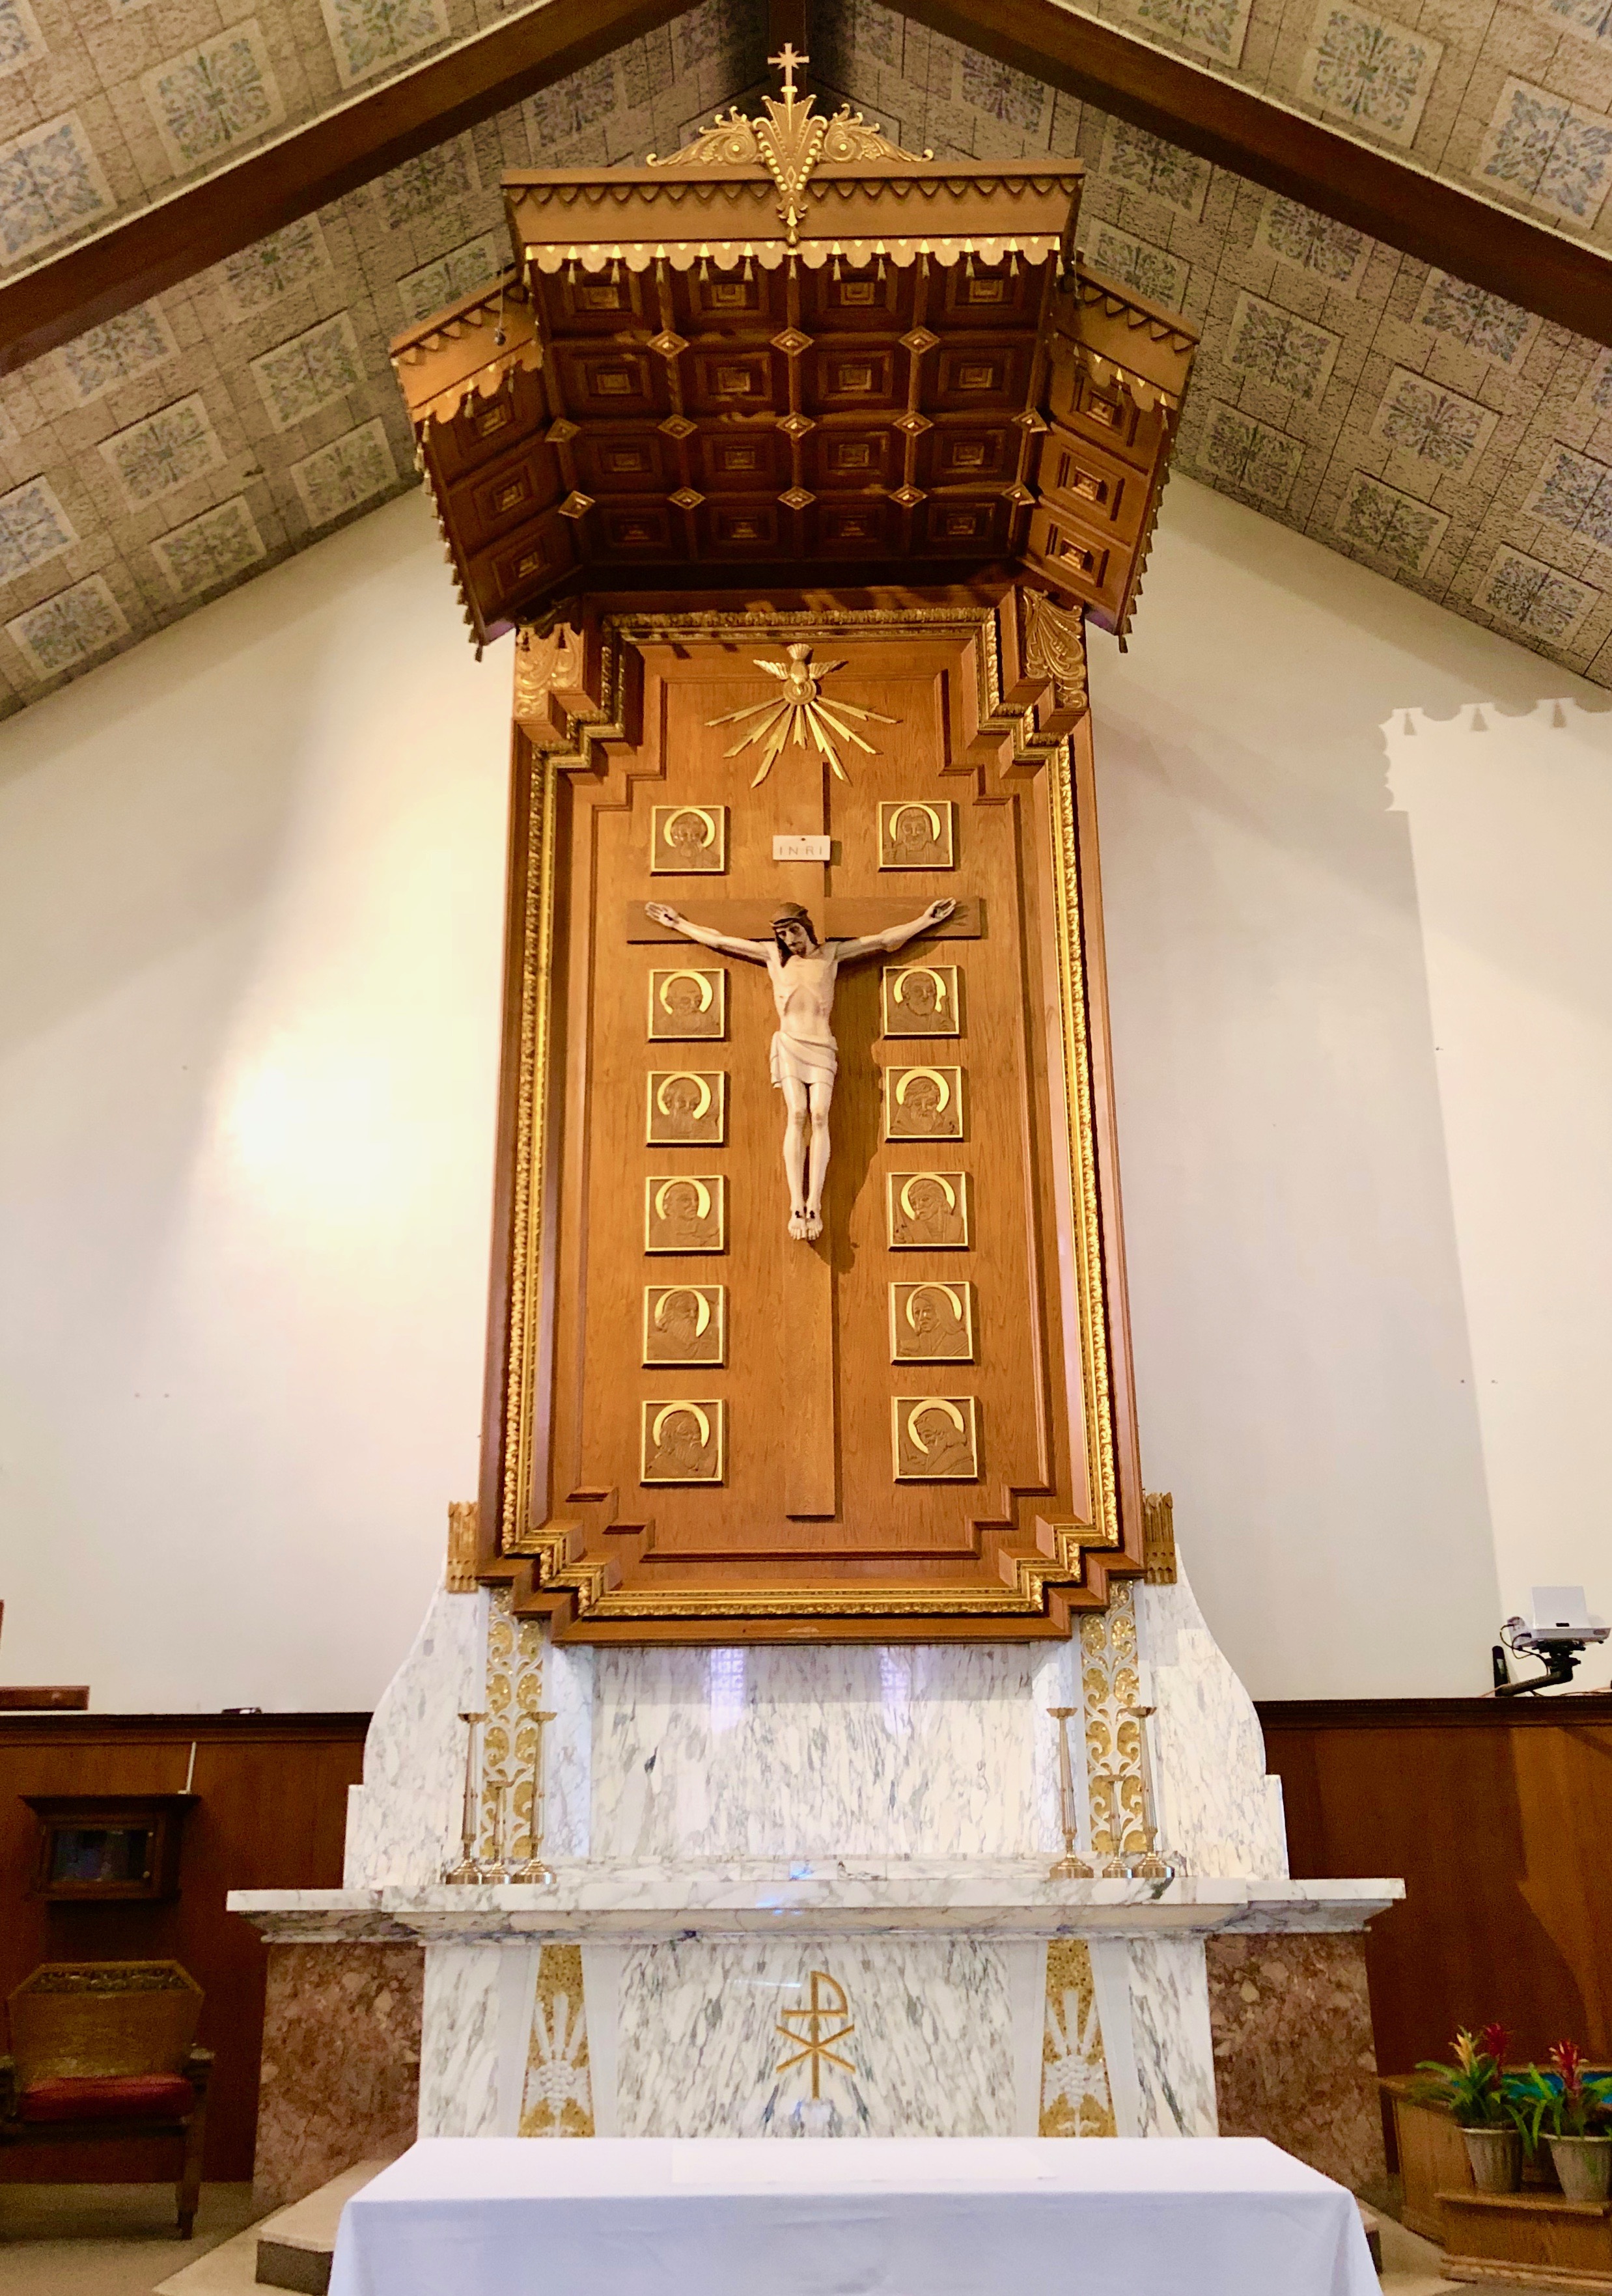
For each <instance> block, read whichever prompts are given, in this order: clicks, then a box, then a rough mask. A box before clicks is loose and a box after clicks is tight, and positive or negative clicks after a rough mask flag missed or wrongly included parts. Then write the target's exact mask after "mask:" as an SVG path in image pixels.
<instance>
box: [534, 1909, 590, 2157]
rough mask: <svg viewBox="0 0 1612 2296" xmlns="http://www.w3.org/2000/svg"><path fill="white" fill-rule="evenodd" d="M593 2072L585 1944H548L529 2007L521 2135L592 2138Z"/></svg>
mask: <svg viewBox="0 0 1612 2296" xmlns="http://www.w3.org/2000/svg"><path fill="white" fill-rule="evenodd" d="M593 2134H594V2118H593V2072H592V2069H591V2067H590V2065H589V2063H588V2015H587V2011H586V2008H585V2006H584V2003H583V1997H582V1948H581V1947H580V1945H546V1946H544V1947H543V1948H542V1950H541V1952H540V1953H539V1956H538V1989H537V1996H536V1998H535V1999H534V2000H533V2002H532V2005H531V2037H530V2041H529V2043H528V2045H527V2053H526V2088H525V2093H524V2095H523V2096H522V2101H521V2135H522V2136H592V2135H593Z"/></svg>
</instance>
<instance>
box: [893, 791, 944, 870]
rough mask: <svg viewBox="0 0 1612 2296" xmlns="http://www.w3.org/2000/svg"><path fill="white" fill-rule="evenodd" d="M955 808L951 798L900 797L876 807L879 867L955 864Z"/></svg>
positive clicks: (918, 866) (898, 867)
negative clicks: (877, 812) (896, 801)
mask: <svg viewBox="0 0 1612 2296" xmlns="http://www.w3.org/2000/svg"><path fill="white" fill-rule="evenodd" d="M956 822H957V808H956V806H955V805H953V804H952V802H951V800H950V798H942V799H938V800H937V799H934V798H903V799H901V800H900V801H899V802H898V803H896V804H893V805H888V804H886V805H881V806H880V808H879V866H880V868H881V869H952V868H955V867H956V866H957V834H956Z"/></svg>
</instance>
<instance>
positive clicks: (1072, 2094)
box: [1040, 1938, 1117, 2136]
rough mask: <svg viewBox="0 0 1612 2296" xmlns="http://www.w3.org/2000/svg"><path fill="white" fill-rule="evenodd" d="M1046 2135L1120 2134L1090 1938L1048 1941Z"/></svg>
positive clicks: (1042, 2120)
mask: <svg viewBox="0 0 1612 2296" xmlns="http://www.w3.org/2000/svg"><path fill="white" fill-rule="evenodd" d="M1116 2134H1117V2131H1116V2129H1115V2128H1114V2102H1113V2099H1112V2098H1111V2096H1110V2095H1109V2093H1108V2061H1107V2058H1106V2056H1105V2054H1104V2053H1103V2029H1102V2026H1101V2024H1100V2023H1099V2022H1098V2013H1097V1989H1096V1988H1095V1986H1094V1985H1093V1983H1092V1980H1091V1948H1090V1946H1089V1945H1088V1944H1087V1943H1086V1940H1085V1939H1084V1938H1052V1939H1049V1941H1048V1946H1047V2012H1046V2023H1045V2027H1044V2030H1043V2032H1042V2037H1041V2118H1040V2135H1041V2136H1114V2135H1116Z"/></svg>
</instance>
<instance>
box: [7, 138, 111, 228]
mask: <svg viewBox="0 0 1612 2296" xmlns="http://www.w3.org/2000/svg"><path fill="white" fill-rule="evenodd" d="M113 205H114V201H113V199H112V195H111V189H110V187H109V185H108V184H107V180H106V177H105V176H104V174H103V172H102V168H101V162H100V161H99V160H97V159H96V157H95V152H94V150H93V149H92V148H91V144H90V140H89V138H88V136H87V135H86V134H85V132H84V124H83V122H82V120H80V119H79V118H78V113H77V112H76V111H70V112H68V113H66V114H65V115H64V116H63V117H62V119H50V120H47V121H46V122H45V125H44V126H43V127H30V128H29V129H28V131H27V132H26V134H24V135H19V136H17V137H16V138H15V140H14V141H13V142H12V143H3V144H0V252H3V253H4V258H5V261H6V262H7V263H15V262H17V261H20V260H21V259H22V258H25V257H28V256H31V255H33V254H35V253H37V250H39V249H40V248H44V247H49V246H51V245H53V243H54V242H56V241H57V240H59V239H65V238H66V237H67V235H68V234H69V233H70V232H75V231H82V230H84V229H85V228H86V226H87V225H90V224H92V223H94V222H95V220H96V219H97V217H102V216H107V215H110V214H111V210H112V207H113Z"/></svg>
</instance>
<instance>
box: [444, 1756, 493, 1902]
mask: <svg viewBox="0 0 1612 2296" xmlns="http://www.w3.org/2000/svg"><path fill="white" fill-rule="evenodd" d="M459 1719H460V1721H461V1722H464V1723H465V1724H467V1725H468V1728H467V1731H466V1734H465V1808H464V1815H463V1817H462V1820H461V1824H460V1834H461V1840H460V1857H459V1862H458V1864H457V1865H456V1866H446V1867H445V1868H444V1869H443V1874H442V1879H443V1880H444V1881H445V1882H457V1883H461V1884H464V1883H468V1882H479V1881H480V1880H481V1873H480V1870H479V1864H478V1860H477V1857H476V1836H477V1834H478V1833H479V1832H480V1831H481V1808H480V1802H481V1766H480V1765H479V1763H478V1762H477V1760H476V1732H477V1731H478V1730H479V1729H480V1728H481V1725H482V1723H483V1722H485V1721H486V1719H487V1717H486V1715H485V1714H461V1715H460V1717H459Z"/></svg>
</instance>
